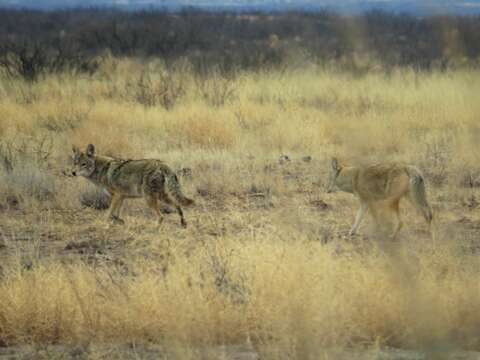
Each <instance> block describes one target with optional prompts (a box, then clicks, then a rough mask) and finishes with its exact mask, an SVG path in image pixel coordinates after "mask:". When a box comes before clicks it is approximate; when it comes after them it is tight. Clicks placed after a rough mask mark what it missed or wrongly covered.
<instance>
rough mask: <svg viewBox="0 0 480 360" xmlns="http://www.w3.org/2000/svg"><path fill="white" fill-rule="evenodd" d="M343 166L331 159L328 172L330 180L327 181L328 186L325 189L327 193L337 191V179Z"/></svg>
mask: <svg viewBox="0 0 480 360" xmlns="http://www.w3.org/2000/svg"><path fill="white" fill-rule="evenodd" d="M342 168H343V165H342V164H340V163H339V162H338V160H337V159H336V158H332V169H331V172H330V178H329V179H328V184H327V188H326V190H325V191H326V192H327V193H331V192H334V191H335V190H337V178H338V175H340V172H341V171H342Z"/></svg>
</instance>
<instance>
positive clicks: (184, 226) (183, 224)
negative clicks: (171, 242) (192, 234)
mask: <svg viewBox="0 0 480 360" xmlns="http://www.w3.org/2000/svg"><path fill="white" fill-rule="evenodd" d="M180 224H182V227H183V228H184V229H186V228H187V222H186V221H185V219H182V220H180Z"/></svg>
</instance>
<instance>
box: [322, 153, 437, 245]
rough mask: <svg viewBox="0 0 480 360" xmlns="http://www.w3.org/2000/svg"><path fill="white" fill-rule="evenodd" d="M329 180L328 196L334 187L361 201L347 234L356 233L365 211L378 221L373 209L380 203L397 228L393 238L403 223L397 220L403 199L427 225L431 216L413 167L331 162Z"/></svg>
mask: <svg viewBox="0 0 480 360" xmlns="http://www.w3.org/2000/svg"><path fill="white" fill-rule="evenodd" d="M331 166H332V169H331V171H332V172H331V177H330V184H329V187H328V189H327V192H331V191H332V190H333V189H334V188H335V187H337V188H338V189H340V190H342V191H346V192H349V193H353V194H355V195H356V196H357V197H358V198H359V200H360V209H359V210H358V212H357V216H356V218H355V222H354V223H353V226H352V228H351V230H350V234H351V235H353V234H355V233H356V231H357V229H358V226H359V225H360V222H361V221H362V219H363V217H364V215H365V212H366V211H367V209H370V210H371V212H372V215H373V216H374V217H377V215H378V214H377V209H376V205H377V204H378V203H383V204H384V205H386V209H390V210H391V211H392V212H394V213H395V215H396V219H397V222H396V226H395V229H394V232H393V237H396V235H397V234H398V232H399V231H400V228H401V227H402V224H403V223H402V221H401V218H400V210H399V203H400V200H401V199H402V198H403V197H405V198H406V199H408V200H409V201H410V202H411V203H412V204H413V205H414V206H415V207H416V208H417V209H418V210H419V211H420V212H421V213H422V215H423V217H424V218H425V220H426V221H427V223H428V224H429V225H430V223H431V221H432V218H433V214H432V209H431V208H430V205H429V204H428V201H427V197H426V191H425V180H424V177H423V175H422V173H421V172H420V170H418V169H417V168H416V167H415V166H412V165H407V164H401V163H381V164H376V165H370V166H345V165H343V164H341V163H340V162H339V161H338V160H337V159H335V158H333V159H332V163H331Z"/></svg>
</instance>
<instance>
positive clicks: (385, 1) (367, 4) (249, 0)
mask: <svg viewBox="0 0 480 360" xmlns="http://www.w3.org/2000/svg"><path fill="white" fill-rule="evenodd" d="M2 5H3V6H21V7H40V8H50V7H51V8H58V7H69V6H119V7H134V8H137V7H141V6H152V5H153V6H155V5H156V6H186V5H191V6H209V7H216V6H218V7H224V6H235V7H238V6H240V7H242V6H254V7H265V8H270V9H281V8H282V7H295V6H298V7H305V6H310V7H321V6H328V7H335V8H341V9H349V8H351V9H355V8H365V9H369V8H372V7H378V8H383V9H391V10H400V11H404V10H412V11H417V10H418V11H420V10H422V11H425V9H432V11H436V10H439V11H441V10H442V9H444V10H446V11H448V10H452V11H460V12H478V11H480V0H0V7H1V6H2Z"/></svg>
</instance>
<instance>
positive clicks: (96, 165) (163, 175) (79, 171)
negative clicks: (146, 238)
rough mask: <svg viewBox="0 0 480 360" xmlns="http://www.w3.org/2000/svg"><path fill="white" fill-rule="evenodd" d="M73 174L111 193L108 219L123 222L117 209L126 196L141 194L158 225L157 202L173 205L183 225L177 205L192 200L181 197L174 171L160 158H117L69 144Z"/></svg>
mask: <svg viewBox="0 0 480 360" xmlns="http://www.w3.org/2000/svg"><path fill="white" fill-rule="evenodd" d="M72 150H73V156H72V158H73V165H74V168H73V170H72V175H73V176H83V177H85V178H87V179H88V180H90V181H91V182H93V183H94V184H96V185H98V186H101V187H103V188H104V189H106V190H107V191H108V192H109V193H110V194H111V195H112V203H111V204H110V209H109V212H108V216H109V218H110V219H111V220H112V221H114V222H116V223H120V224H123V223H124V221H123V220H122V219H120V209H121V207H122V204H123V201H124V199H126V198H140V197H143V198H145V200H146V201H147V204H148V206H150V207H151V208H152V209H153V210H154V211H155V213H156V214H157V216H158V223H159V224H161V222H162V220H163V216H162V214H161V212H160V208H159V201H163V202H165V203H167V204H170V205H173V206H175V208H176V209H177V212H178V214H179V216H180V221H181V224H182V226H183V227H186V226H187V222H186V221H185V218H184V216H183V211H182V208H181V207H180V206H181V205H183V206H189V205H192V204H193V200H191V199H189V198H187V197H185V196H184V195H183V194H182V191H181V189H180V184H179V182H178V178H177V176H176V175H175V173H174V172H173V171H172V170H171V169H170V168H169V167H168V166H167V165H166V164H165V163H163V162H162V161H160V160H154V159H147V160H121V159H114V158H111V157H107V156H101V155H96V154H95V147H94V146H93V145H92V144H89V145H88V146H87V150H86V151H85V152H81V151H80V150H79V149H78V148H77V147H75V146H74V147H73V148H72Z"/></svg>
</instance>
